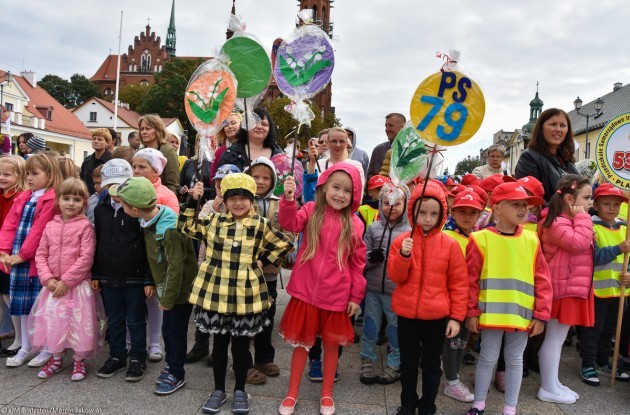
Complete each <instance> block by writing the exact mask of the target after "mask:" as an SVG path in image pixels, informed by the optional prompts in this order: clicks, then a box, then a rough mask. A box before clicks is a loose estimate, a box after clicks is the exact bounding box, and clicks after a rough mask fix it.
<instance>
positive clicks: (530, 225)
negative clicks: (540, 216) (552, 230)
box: [523, 222, 538, 234]
mask: <svg viewBox="0 0 630 415" xmlns="http://www.w3.org/2000/svg"><path fill="white" fill-rule="evenodd" d="M523 229H525V230H526V231H533V232H534V233H536V234H537V233H538V224H537V223H530V222H527V223H525V224H523Z"/></svg>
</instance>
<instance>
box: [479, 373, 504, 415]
mask: <svg viewBox="0 0 630 415" xmlns="http://www.w3.org/2000/svg"><path fill="white" fill-rule="evenodd" d="M494 386H495V387H496V388H497V390H498V391H499V392H501V393H505V372H499V371H498V370H497V371H496V373H495V374H494ZM475 409H476V408H475Z"/></svg>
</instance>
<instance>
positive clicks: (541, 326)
mask: <svg viewBox="0 0 630 415" xmlns="http://www.w3.org/2000/svg"><path fill="white" fill-rule="evenodd" d="M582 210H584V209H582ZM528 329H529V337H534V336H538V335H539V334H540V333H542V332H543V330H545V323H543V322H542V321H540V320H538V319H532V322H531V323H529V327H528Z"/></svg>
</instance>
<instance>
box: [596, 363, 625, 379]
mask: <svg viewBox="0 0 630 415" xmlns="http://www.w3.org/2000/svg"><path fill="white" fill-rule="evenodd" d="M597 373H599V374H600V375H602V376H607V377H611V374H612V363H609V364H607V365H603V366H600V365H597ZM615 380H618V381H619V382H630V375H628V374H627V373H624V372H622V371H621V370H619V368H617V374H616V375H615Z"/></svg>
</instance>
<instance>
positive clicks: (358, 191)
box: [315, 162, 363, 212]
mask: <svg viewBox="0 0 630 415" xmlns="http://www.w3.org/2000/svg"><path fill="white" fill-rule="evenodd" d="M337 171H343V172H346V173H348V175H349V176H350V178H351V179H352V211H353V212H356V211H357V209H359V206H361V199H362V198H363V186H362V185H361V174H360V173H359V169H357V168H356V167H355V166H353V165H352V164H349V163H344V162H341V163H335V164H333V165H332V166H330V167H329V168H328V169H326V171H324V172H323V173H322V174H321V175H320V176H319V179H317V186H315V188H318V187H319V186H321V185H323V184H324V183H326V182H327V181H328V178H329V177H330V175H331V174H333V173H335V172H337Z"/></svg>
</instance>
